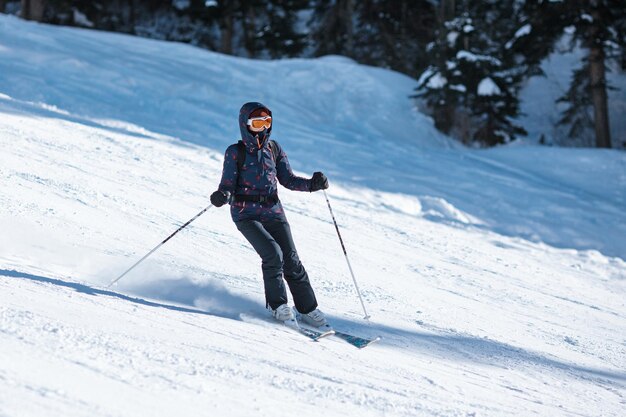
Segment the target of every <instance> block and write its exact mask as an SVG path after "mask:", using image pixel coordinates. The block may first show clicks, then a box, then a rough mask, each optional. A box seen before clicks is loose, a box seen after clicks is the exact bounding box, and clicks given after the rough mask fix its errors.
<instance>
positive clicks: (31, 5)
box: [22, 0, 46, 22]
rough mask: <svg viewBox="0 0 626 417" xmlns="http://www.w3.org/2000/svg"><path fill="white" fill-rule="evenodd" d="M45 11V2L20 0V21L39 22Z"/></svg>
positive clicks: (42, 0)
mask: <svg viewBox="0 0 626 417" xmlns="http://www.w3.org/2000/svg"><path fill="white" fill-rule="evenodd" d="M45 10H46V0H22V19H26V20H34V21H36V22H41V21H42V20H43V14H44V12H45Z"/></svg>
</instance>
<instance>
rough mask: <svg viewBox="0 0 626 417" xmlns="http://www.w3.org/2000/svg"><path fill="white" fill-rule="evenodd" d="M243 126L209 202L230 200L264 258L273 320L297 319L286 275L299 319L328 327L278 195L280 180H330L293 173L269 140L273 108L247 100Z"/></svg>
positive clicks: (289, 184) (309, 187) (304, 185)
mask: <svg viewBox="0 0 626 417" xmlns="http://www.w3.org/2000/svg"><path fill="white" fill-rule="evenodd" d="M239 128H240V130H241V141H239V143H235V144H233V145H230V146H229V147H228V148H227V149H226V153H225V155H224V168H223V171H222V179H221V181H220V184H219V186H218V189H217V191H215V192H213V194H211V203H212V204H213V205H215V206H216V207H221V206H223V205H224V204H226V203H229V204H230V214H231V217H232V219H233V221H234V222H235V225H236V226H237V229H238V230H239V231H240V232H241V233H242V234H243V235H244V237H245V238H246V239H247V240H248V242H250V244H251V245H252V247H253V248H254V250H255V251H256V252H257V253H258V254H259V256H260V257H261V260H262V263H261V268H262V271H263V283H264V287H265V299H266V306H269V308H270V309H271V310H272V315H273V316H274V318H276V319H277V320H280V321H283V322H284V321H287V320H293V319H294V313H293V310H292V309H291V308H290V307H289V305H288V304H287V292H286V289H285V283H284V281H283V274H284V279H285V281H287V284H288V285H289V290H290V292H291V295H292V297H293V302H294V304H295V307H296V310H297V311H298V312H299V313H300V315H301V317H300V318H301V319H302V320H303V321H304V322H305V323H307V324H309V325H311V326H314V327H320V326H323V325H326V324H327V321H326V318H325V316H324V314H323V313H322V312H321V311H320V310H319V309H318V308H317V300H316V298H315V293H314V292H313V288H312V287H311V283H310V282H309V277H308V274H307V272H306V270H305V269H304V266H303V265H302V263H301V262H300V259H299V258H298V252H297V251H296V247H295V245H294V242H293V238H292V236H291V229H290V227H289V223H288V222H287V218H286V217H285V212H284V210H283V207H282V204H281V202H280V200H279V199H278V184H277V180H278V182H280V183H281V184H282V185H283V186H284V187H286V188H288V189H290V190H295V191H309V192H313V191H319V190H323V189H326V188H328V179H327V178H326V176H325V175H324V174H323V173H321V172H315V173H314V174H313V177H312V178H311V179H307V178H301V177H297V176H295V175H294V174H293V172H292V171H291V167H290V165H289V160H288V159H287V155H286V154H285V152H284V151H283V149H282V147H281V146H280V145H279V144H278V143H277V142H276V141H274V140H271V141H270V134H271V133H272V112H271V111H270V110H269V109H268V108H267V107H266V106H264V105H263V104H261V103H258V102H250V103H246V104H244V105H243V106H242V107H241V110H240V111H239Z"/></svg>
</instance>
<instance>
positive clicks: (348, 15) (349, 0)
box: [342, 0, 354, 56]
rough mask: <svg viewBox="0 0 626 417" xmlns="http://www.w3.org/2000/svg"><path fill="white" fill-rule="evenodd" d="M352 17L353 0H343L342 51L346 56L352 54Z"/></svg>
mask: <svg viewBox="0 0 626 417" xmlns="http://www.w3.org/2000/svg"><path fill="white" fill-rule="evenodd" d="M353 18H354V1H353V0H345V2H344V9H343V16H342V20H343V25H344V29H345V36H346V43H345V46H344V51H345V54H346V55H347V56H354V26H353V25H352V19H353Z"/></svg>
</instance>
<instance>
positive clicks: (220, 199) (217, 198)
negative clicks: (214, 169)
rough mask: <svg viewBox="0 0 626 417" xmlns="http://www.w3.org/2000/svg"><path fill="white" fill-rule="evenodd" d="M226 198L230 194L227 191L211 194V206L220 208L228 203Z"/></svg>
mask: <svg viewBox="0 0 626 417" xmlns="http://www.w3.org/2000/svg"><path fill="white" fill-rule="evenodd" d="M228 197H230V193H229V192H228V191H226V192H223V191H220V190H217V191H215V192H214V193H213V194H211V204H213V205H214V206H215V207H222V206H223V205H224V204H226V203H228Z"/></svg>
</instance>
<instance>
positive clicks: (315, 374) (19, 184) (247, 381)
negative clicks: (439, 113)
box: [0, 16, 626, 417]
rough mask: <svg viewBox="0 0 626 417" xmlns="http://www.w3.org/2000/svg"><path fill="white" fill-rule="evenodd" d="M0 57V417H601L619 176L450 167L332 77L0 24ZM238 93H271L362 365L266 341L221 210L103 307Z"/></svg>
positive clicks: (248, 259)
mask: <svg viewBox="0 0 626 417" xmlns="http://www.w3.org/2000/svg"><path fill="white" fill-rule="evenodd" d="M15 33H20V35H19V36H18V35H15ZM76 34H80V37H77V36H76ZM0 45H1V46H3V48H4V49H3V48H0V54H5V55H9V56H10V57H11V58H12V60H11V61H7V60H5V59H4V58H3V57H2V55H0V70H2V73H3V74H8V72H6V71H4V70H5V69H7V68H9V69H10V70H11V71H10V74H9V75H7V76H6V77H5V78H4V79H0V147H1V149H2V151H1V152H0V158H1V159H0V181H1V182H2V189H1V191H0V207H1V209H0V227H1V228H2V231H3V233H2V234H1V235H0V351H1V352H2V355H0V386H1V387H2V388H1V389H0V415H7V416H9V415H10V416H17V415H19V416H39V415H64V416H85V415H89V416H110V415H114V416H133V415H163V416H165V415H174V414H175V415H192V414H193V415H207V416H209V415H228V416H250V415H259V416H264V415H268V416H269V415H272V416H274V415H276V413H277V411H276V410H280V415H287V414H293V413H298V414H299V415H301V416H303V417H304V416H314V415H315V416H317V415H319V414H320V407H321V409H322V410H323V413H324V414H325V415H331V416H332V415H348V414H350V415H364V416H370V415H371V416H380V415H386V416H414V415H432V416H485V415H486V416H501V415H550V416H559V415H563V416H571V415H583V416H592V415H603V416H621V415H622V414H623V410H624V408H625V407H626V389H625V388H626V366H625V363H626V338H625V335H626V320H625V319H626V309H625V307H624V300H625V297H624V295H625V293H626V291H625V289H626V264H625V262H624V261H623V260H622V259H623V257H624V253H625V250H626V249H625V248H626V242H625V239H624V237H623V236H624V233H623V232H624V230H625V229H624V227H626V226H625V224H626V222H624V221H623V220H624V218H625V217H624V213H623V210H621V208H622V207H623V203H624V201H626V200H625V199H624V193H625V191H624V189H625V188H626V187H623V185H624V184H626V174H625V168H624V167H625V166H626V165H625V164H626V163H625V160H624V157H623V156H622V155H621V154H619V153H615V152H608V151H607V152H603V151H592V150H564V149H549V150H545V149H540V150H537V149H536V148H533V147H529V148H522V147H520V148H515V147H511V148H504V149H497V150H492V151H468V150H460V149H454V147H453V146H452V145H450V144H449V143H448V142H447V141H446V140H445V138H440V137H438V134H437V133H436V132H434V130H433V129H432V126H430V125H429V123H430V122H429V121H428V120H426V119H420V118H419V117H418V118H417V121H415V122H407V121H406V120H407V115H410V114H412V113H411V112H412V109H411V108H410V106H409V105H408V103H405V102H401V101H398V100H397V97H398V96H399V93H398V91H401V90H403V89H408V90H410V86H411V85H412V83H413V81H411V80H409V79H407V78H406V77H402V76H400V75H398V74H394V73H391V72H388V71H384V70H378V69H372V68H367V67H362V66H357V65H355V64H353V63H351V62H350V61H349V60H345V59H340V58H337V57H328V58H322V59H320V60H315V61H310V60H290V61H278V62H268V63H264V64H263V65H262V66H261V68H258V67H259V65H260V64H259V65H257V64H256V63H254V62H253V61H247V60H242V59H235V58H230V57H224V56H221V55H217V54H210V53H207V52H204V51H198V50H196V49H194V48H191V47H188V46H185V45H172V44H164V43H160V42H153V41H146V40H142V39H135V38H128V37H125V36H120V35H112V34H102V33H98V32H95V31H77V30H75V29H67V28H51V27H48V26H45V25H35V24H32V23H24V22H20V21H18V20H17V19H12V18H8V17H5V16H0ZM94 45H98V47H97V48H95V47H94ZM120 55H125V56H127V58H128V59H127V60H125V61H124V63H123V64H122V63H119V62H118V59H117V57H118V56H120ZM162 57H164V58H162ZM108 61H112V62H114V64H110V63H107V62H108ZM100 64H101V65H100ZM312 65H313V66H314V67H315V71H316V77H319V78H318V79H319V80H321V81H318V82H317V84H316V83H315V80H313V81H311V79H310V78H311V74H312V70H311V66H312ZM201 67H204V68H205V69H206V71H205V72H202V71H198V68H201ZM42 68H46V69H48V70H49V71H48V72H46V71H43V70H42ZM253 69H254V70H259V71H263V74H266V76H268V74H270V73H275V74H274V75H275V76H276V79H283V80H284V84H285V85H284V86H283V87H282V88H280V89H277V90H276V91H274V90H272V89H268V90H267V91H264V92H262V93H261V94H260V96H261V100H262V101H267V102H268V104H269V105H270V106H271V107H272V108H273V109H274V112H275V114H278V115H280V114H282V115H284V117H283V120H281V121H280V123H284V124H283V125H282V126H279V125H278V123H279V121H278V120H279V119H277V126H276V133H277V135H278V134H279V133H280V137H288V138H289V139H288V140H285V141H284V142H283V141H281V143H283V146H284V147H285V148H286V149H287V152H288V153H289V155H290V160H291V162H292V165H293V166H294V168H295V169H298V170H303V171H305V172H308V171H312V170H314V169H322V170H325V171H327V172H329V173H330V176H331V182H332V187H331V188H330V189H329V190H328V191H329V196H330V198H331V202H332V204H333V210H334V211H335V215H336V217H337V219H338V221H339V223H340V227H341V231H342V234H343V237H344V240H345V242H346V246H347V249H348V253H349V256H350V260H351V263H352V264H353V266H354V268H355V273H356V275H357V278H358V279H359V284H360V287H361V289H362V292H363V296H364V298H365V302H366V305H367V307H368V310H369V312H370V313H371V314H372V316H373V319H372V321H371V323H365V322H364V321H363V320H362V319H361V318H360V317H361V316H362V310H361V308H360V305H359V303H358V299H357V297H356V295H355V292H354V287H353V285H352V282H351V278H350V276H349V274H348V271H347V267H346V264H345V259H344V258H343V256H342V254H341V247H340V245H339V242H338V240H337V236H336V234H335V230H334V226H333V225H332V222H331V219H330V216H329V214H328V208H327V207H326V204H325V201H324V199H323V197H322V196H321V195H319V193H317V194H308V193H292V192H289V191H287V190H284V189H282V190H281V191H280V193H281V199H282V200H283V202H284V205H285V207H286V209H287V211H288V213H287V216H288V217H289V219H290V221H291V225H292V230H293V233H294V236H295V240H296V244H297V246H298V248H299V251H300V255H301V258H302V261H303V263H304V264H305V265H306V267H307V270H308V271H309V274H310V276H311V279H312V282H313V285H314V288H315V289H316V293H317V295H318V299H319V300H320V302H321V308H322V309H323V310H324V311H325V312H326V313H327V314H328V315H329V316H330V319H331V321H332V322H333V323H334V324H335V325H336V327H337V328H338V329H339V330H345V331H349V332H353V333H355V334H359V335H363V336H377V335H380V336H382V337H383V339H382V340H381V341H380V342H379V343H377V344H375V345H372V346H370V347H368V348H366V349H364V350H357V349H355V348H353V347H352V346H350V345H348V344H347V343H345V342H343V341H340V340H338V339H336V338H329V339H327V340H322V341H320V342H317V343H315V342H310V341H308V340H306V338H303V337H302V336H301V335H298V334H296V333H295V332H292V331H289V330H288V329H284V328H282V327H280V326H276V325H273V324H272V323H271V321H270V320H268V319H267V317H268V315H267V313H266V312H265V311H264V308H263V304H264V301H263V294H262V288H261V287H262V283H261V281H260V277H259V271H258V269H259V267H258V262H257V259H256V255H255V254H254V252H253V251H252V249H251V248H249V247H248V246H247V245H246V244H245V242H244V240H243V238H242V237H241V236H240V235H239V234H238V232H237V231H236V229H235V227H234V225H233V224H232V222H231V221H230V216H229V214H228V212H227V210H226V209H215V208H212V209H210V210H209V211H208V212H207V213H205V214H204V215H203V216H202V217H200V218H199V219H198V220H197V221H196V222H195V223H193V224H192V225H191V226H190V227H189V228H188V229H186V230H184V231H182V232H181V233H179V235H177V236H176V237H175V238H174V239H172V240H171V241H170V242H168V243H167V245H165V246H164V247H163V248H161V249H160V250H159V251H158V252H157V253H155V254H154V255H153V256H152V257H151V258H149V259H148V260H147V261H146V262H145V263H144V264H142V265H141V266H140V267H138V268H137V269H136V270H135V271H133V272H132V273H131V274H129V275H128V276H127V277H125V278H124V279H123V280H122V281H121V282H120V284H119V285H118V286H115V287H114V288H113V289H111V290H106V289H104V288H103V287H104V286H106V285H107V284H108V283H109V282H110V281H111V279H113V278H114V277H116V276H118V275H119V274H120V273H121V272H122V271H123V270H124V269H125V268H127V267H128V266H130V265H131V264H132V263H133V262H135V260H136V259H138V258H139V257H141V256H143V255H144V254H145V253H146V252H147V251H148V250H149V249H150V248H152V247H153V246H154V245H156V244H157V243H158V242H160V241H161V240H162V239H163V238H164V237H166V236H167V235H169V234H170V233H171V232H172V231H173V230H175V229H176V228H177V227H178V226H179V225H180V224H182V223H183V222H184V221H186V220H187V219H189V218H191V217H192V216H193V215H195V214H196V213H197V212H198V211H199V210H201V209H202V208H203V207H205V206H206V204H208V195H209V194H210V192H211V191H212V190H213V189H214V188H215V186H216V184H217V181H218V178H219V174H220V171H221V159H222V150H223V148H225V146H226V145H227V144H228V143H230V142H231V140H230V139H229V138H232V137H234V135H235V134H236V131H235V133H233V132H234V129H236V127H237V126H236V118H235V117H234V116H233V115H236V112H237V110H238V106H239V105H240V104H241V103H242V102H243V101H246V99H245V98H244V97H245V94H246V93H245V90H246V88H248V87H249V84H247V83H248V81H246V79H247V74H249V71H251V70H253ZM85 72H89V73H90V74H93V75H92V78H91V79H90V82H89V83H87V82H85V78H84V73H85ZM215 80H220V81H219V82H216V81H215ZM311 85H318V86H319V89H318V91H316V93H317V94H318V95H320V98H319V100H318V101H312V102H311V103H307V101H306V100H307V99H310V98H311V97H310V96H307V94H309V93H306V92H305V93H302V94H300V92H302V91H307V90H310V86H311ZM171 86H179V89H177V90H176V92H174V91H173V90H172V89H171ZM291 88H293V92H292V91H291V90H290V89H291ZM374 99H375V101H376V102H375V104H373V105H372V104H371V101H372V100H374ZM137 100H141V102H139V103H138V102H137ZM368 100H369V101H368ZM193 106H196V107H198V108H200V109H201V111H197V110H196V111H194V110H193ZM371 106H373V110H372V107H371ZM322 109H323V110H324V111H322ZM363 112H374V113H376V114H378V116H379V117H380V119H379V120H375V121H373V122H367V123H368V124H367V125H366V126H361V127H355V126H354V122H353V120H354V118H355V117H356V116H357V115H360V114H363ZM324 114H326V115H329V114H330V115H332V120H331V121H330V122H327V123H324V119H323V118H322V115H324ZM231 116H232V117H231ZM307 120H313V121H318V122H319V123H321V124H322V125H323V126H324V127H323V128H321V129H312V128H311V129H309V130H307V128H303V127H302V126H304V125H306V123H305V122H306V121H307ZM411 120H416V119H415V118H413V119H411ZM208 121H211V123H214V125H213V126H207V124H208ZM411 123H413V125H412V126H411V125H410V124H411ZM279 127H280V129H282V131H281V130H280V129H279ZM412 130H415V131H416V132H420V133H421V136H420V137H419V138H417V139H416V142H414V143H412V144H409V143H407V135H406V132H407V131H412ZM296 133H297V135H296ZM179 138H184V139H185V140H184V141H183V140H180V139H179ZM433 138H438V139H433ZM368 140H369V141H370V142H371V143H367V141H368ZM320 144H321V145H323V149H322V150H316V146H319V145H320ZM400 144H404V146H406V148H405V149H403V150H402V151H398V146H399V145H400ZM292 150H293V152H292ZM406 152H412V156H413V157H412V158H410V159H406V158H404V155H403V154H404V153H406ZM381 157H382V158H381ZM551 160H552V161H557V162H558V163H555V164H548V163H546V161H551ZM598 161H603V163H602V164H598ZM577 164H578V165H577ZM596 166H599V168H594V167H596ZM574 167H578V169H579V170H580V172H579V175H572V173H577V172H578V171H576V170H575V169H573V168H574ZM565 172H569V173H570V175H565ZM606 173H609V174H610V175H608V176H607V175H605V174H606ZM302 175H310V174H302ZM335 179H336V180H335ZM620 187H621V188H620ZM533 199H535V200H533ZM488 203H491V205H489V204H488ZM493 212H498V214H494V213H493ZM602 224H606V226H603V225H602ZM559 234H563V236H559ZM551 242H552V243H554V245H550V244H549V243H551ZM589 248H596V249H589ZM616 255H619V256H621V257H617V256H616Z"/></svg>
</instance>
